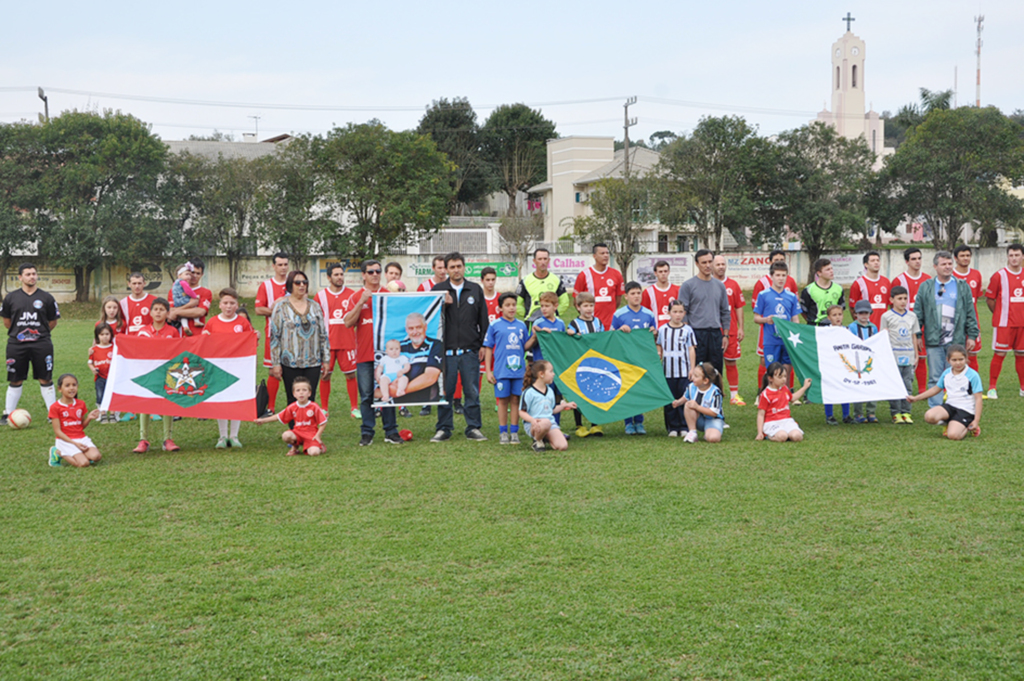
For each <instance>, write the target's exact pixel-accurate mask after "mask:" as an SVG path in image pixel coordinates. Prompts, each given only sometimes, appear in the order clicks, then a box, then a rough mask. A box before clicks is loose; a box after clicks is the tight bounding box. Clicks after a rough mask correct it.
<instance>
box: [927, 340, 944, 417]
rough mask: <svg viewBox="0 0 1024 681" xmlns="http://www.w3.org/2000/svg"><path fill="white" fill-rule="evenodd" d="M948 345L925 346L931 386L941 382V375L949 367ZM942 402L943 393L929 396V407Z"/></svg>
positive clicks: (929, 384) (929, 385)
mask: <svg viewBox="0 0 1024 681" xmlns="http://www.w3.org/2000/svg"><path fill="white" fill-rule="evenodd" d="M946 347H947V346H945V345H940V346H938V347H934V348H931V347H928V348H925V353H926V354H927V355H928V387H929V388H934V387H935V384H936V383H938V382H939V376H941V375H942V372H943V371H945V370H946V369H948V368H949V363H948V362H947V361H946ZM940 404H942V393H939V394H938V395H934V396H932V397H929V398H928V406H929V407H937V406H939V405H940Z"/></svg>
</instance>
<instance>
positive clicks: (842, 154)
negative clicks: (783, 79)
mask: <svg viewBox="0 0 1024 681" xmlns="http://www.w3.org/2000/svg"><path fill="white" fill-rule="evenodd" d="M778 141H779V145H780V150H781V152H782V167H783V168H784V169H785V173H786V174H785V177H784V181H785V184H786V193H787V195H788V199H787V201H786V205H787V209H786V220H787V222H788V224H789V229H790V230H791V231H792V232H794V233H795V234H796V235H797V236H799V237H800V241H801V242H802V245H803V250H804V251H806V252H807V256H808V259H809V261H810V262H811V263H814V261H815V260H817V259H818V258H820V257H821V256H822V254H823V253H825V252H826V251H828V250H831V249H834V248H837V247H839V246H841V245H843V243H844V242H845V241H846V239H847V237H848V236H849V235H850V234H851V233H854V234H855V233H859V232H860V231H861V230H862V229H863V225H864V219H865V214H864V208H863V204H862V201H863V193H864V191H865V187H866V185H867V182H868V180H869V178H870V175H871V163H872V161H873V159H874V155H873V154H872V153H871V150H870V149H868V146H867V144H866V143H865V142H864V140H863V138H858V139H856V140H849V139H846V138H845V137H843V136H841V135H839V134H838V133H837V132H836V131H835V128H833V127H832V126H829V125H825V124H824V123H820V122H815V123H811V124H810V125H805V126H803V127H801V128H797V129H796V130H790V131H788V132H784V133H782V134H781V135H779V138H778ZM813 276H814V273H813V272H809V273H808V278H809V279H811V278H813Z"/></svg>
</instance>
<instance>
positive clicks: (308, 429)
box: [277, 401, 327, 440]
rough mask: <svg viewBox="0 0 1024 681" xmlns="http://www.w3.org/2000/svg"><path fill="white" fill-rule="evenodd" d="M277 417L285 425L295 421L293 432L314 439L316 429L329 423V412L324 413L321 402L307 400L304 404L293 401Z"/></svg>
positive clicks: (304, 437)
mask: <svg viewBox="0 0 1024 681" xmlns="http://www.w3.org/2000/svg"><path fill="white" fill-rule="evenodd" d="M277 418H278V420H280V421H281V423H284V424H285V425H287V424H288V423H290V422H291V421H295V425H294V426H293V427H292V432H293V433H295V434H296V435H299V436H300V437H302V438H303V439H305V440H312V439H313V438H314V437H316V431H318V430H319V429H320V426H322V425H323V424H325V423H327V414H325V413H324V410H323V409H321V408H320V405H319V404H317V403H316V402H313V401H309V402H306V403H305V404H303V405H300V404H299V403H298V402H292V403H291V404H289V405H288V406H287V407H285V408H284V411H282V412H281V413H280V414H278V415H277Z"/></svg>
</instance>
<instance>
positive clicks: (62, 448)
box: [55, 435, 96, 459]
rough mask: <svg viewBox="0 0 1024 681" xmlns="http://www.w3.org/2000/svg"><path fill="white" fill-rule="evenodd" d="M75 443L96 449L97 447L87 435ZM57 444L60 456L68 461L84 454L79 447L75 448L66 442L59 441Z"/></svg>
mask: <svg viewBox="0 0 1024 681" xmlns="http://www.w3.org/2000/svg"><path fill="white" fill-rule="evenodd" d="M74 442H77V443H78V444H80V445H85V446H86V447H95V446H96V445H94V444H93V443H92V438H90V437H89V436H88V435H86V436H85V437H83V438H79V439H77V440H74ZM55 444H56V447H57V451H58V452H60V455H61V456H63V457H67V458H68V459H70V458H71V457H73V456H74V455H75V454H81V453H82V450H81V449H79V448H78V447H76V446H74V445H73V444H71V443H70V442H65V441H64V440H57V441H56V443H55Z"/></svg>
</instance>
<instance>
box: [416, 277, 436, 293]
mask: <svg viewBox="0 0 1024 681" xmlns="http://www.w3.org/2000/svg"><path fill="white" fill-rule="evenodd" d="M440 283H441V282H439V281H436V282H435V281H434V278H433V277H431V278H430V279H427V280H426V281H425V282H423V283H422V284H420V285H419V286H417V287H416V291H417V292H419V293H423V292H424V291H430V290H432V289H433V288H434V287H435V286H437V285H438V284H440Z"/></svg>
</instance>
